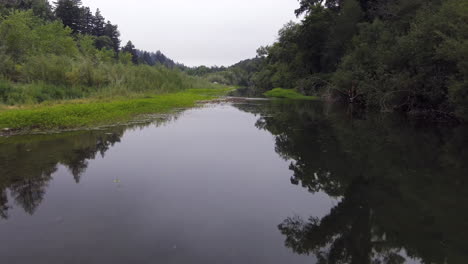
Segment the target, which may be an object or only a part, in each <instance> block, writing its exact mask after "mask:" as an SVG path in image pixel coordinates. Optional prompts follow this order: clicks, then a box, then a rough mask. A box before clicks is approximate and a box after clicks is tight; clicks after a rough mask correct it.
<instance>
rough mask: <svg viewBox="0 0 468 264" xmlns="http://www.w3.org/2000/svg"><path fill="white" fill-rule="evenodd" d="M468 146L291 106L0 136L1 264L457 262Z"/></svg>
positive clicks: (462, 242)
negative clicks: (52, 133) (86, 129)
mask: <svg viewBox="0 0 468 264" xmlns="http://www.w3.org/2000/svg"><path fill="white" fill-rule="evenodd" d="M467 147H468V129H467V128H466V127H452V128H448V127H444V126H440V125H438V126H436V125H431V126H427V125H421V124H418V123H415V122H408V121H404V120H401V119H399V118H396V117H392V116H381V115H375V116H370V115H357V114H355V113H352V112H351V111H349V110H347V109H332V108H330V107H328V106H323V105H321V104H318V103H313V102H312V103H311V102H296V103H292V102H287V101H252V102H249V103H238V104H212V105H206V106H205V107H201V108H196V109H191V110H187V111H185V112H183V113H180V114H178V115H177V116H174V117H171V118H166V119H161V120H159V121H155V122H153V123H150V124H140V125H133V126H125V127H113V128H109V129H105V130H98V131H79V132H70V133H63V134H56V135H34V136H15V137H10V138H0V262H1V263H8V264H16V263H18V264H23V263H24V264H29V263H34V264H42V263H44V264H55V263H91V264H94V263H96V264H102V263H117V264H119V263H243V264H245V263H320V264H322V263H356V264H361V263H362V264H371V263H372V264H384V263H388V264H398V263H436V264H445V263H450V264H451V263H455V264H457V263H468V242H467V241H468V181H467V177H468V163H467V162H468V149H467Z"/></svg>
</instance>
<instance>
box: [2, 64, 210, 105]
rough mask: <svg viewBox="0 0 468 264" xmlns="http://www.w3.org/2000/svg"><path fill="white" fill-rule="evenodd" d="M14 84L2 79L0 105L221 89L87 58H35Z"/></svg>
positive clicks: (174, 74) (166, 72) (176, 74)
mask: <svg viewBox="0 0 468 264" xmlns="http://www.w3.org/2000/svg"><path fill="white" fill-rule="evenodd" d="M16 76H17V78H16V80H15V81H10V80H6V79H5V78H1V77H0V104H6V105H20V104H35V103H42V102H44V101H51V100H67V99H78V98H88V97H100V98H104V97H105V98H109V97H117V96H135V95H141V94H162V93H171V92H177V91H182V90H186V89H193V88H195V89H200V88H215V87H218V86H219V85H218V86H217V85H215V84H212V83H210V82H208V81H205V80H202V79H200V78H198V77H192V76H188V75H186V74H185V73H182V72H180V71H177V70H171V69H167V68H165V67H163V66H156V67H155V66H149V65H131V64H121V63H102V62H93V61H92V60H91V59H88V58H68V57H64V56H55V55H51V56H34V57H31V58H30V60H29V61H28V62H27V63H25V64H23V65H22V66H19V67H18V69H17V75H16Z"/></svg>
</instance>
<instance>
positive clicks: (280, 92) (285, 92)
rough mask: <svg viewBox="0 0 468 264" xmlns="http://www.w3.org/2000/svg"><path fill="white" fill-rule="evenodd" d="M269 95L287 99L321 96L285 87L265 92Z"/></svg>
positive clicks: (306, 98)
mask: <svg viewBox="0 0 468 264" xmlns="http://www.w3.org/2000/svg"><path fill="white" fill-rule="evenodd" d="M264 95H265V96H267V97H274V98H286V99H302V100H318V99H319V98H318V97H316V96H307V95H302V94H300V93H298V92H296V91H295V90H292V89H283V88H275V89H273V90H270V91H268V92H265V93H264Z"/></svg>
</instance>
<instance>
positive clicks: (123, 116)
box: [0, 89, 231, 130]
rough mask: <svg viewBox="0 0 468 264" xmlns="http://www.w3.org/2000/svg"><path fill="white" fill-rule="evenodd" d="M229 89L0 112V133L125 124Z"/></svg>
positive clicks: (72, 103) (93, 101) (26, 107)
mask: <svg viewBox="0 0 468 264" xmlns="http://www.w3.org/2000/svg"><path fill="white" fill-rule="evenodd" d="M230 90H231V89H190V90H187V91H184V92H178V93H169V94H161V95H150V96H145V97H135V98H130V99H129V98H124V97H116V98H113V99H108V98H107V99H99V98H92V99H84V100H68V101H62V102H57V103H45V104H39V105H31V106H24V107H22V108H16V109H7V110H3V111H0V129H5V128H8V129H9V130H48V129H69V128H81V127H89V126H95V125H103V124H104V125H105V124H112V123H115V122H120V121H128V120H129V119H131V118H132V117H135V116H137V115H141V114H148V113H166V112H169V111H171V110H174V109H175V108H185V107H192V106H194V105H195V104H196V103H197V102H198V101H201V100H209V99H213V98H215V97H216V96H220V95H223V94H225V93H227V92H228V91H230Z"/></svg>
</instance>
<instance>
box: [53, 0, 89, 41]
mask: <svg viewBox="0 0 468 264" xmlns="http://www.w3.org/2000/svg"><path fill="white" fill-rule="evenodd" d="M81 5H82V3H81V0H58V1H57V2H55V6H56V7H55V16H56V17H57V18H58V19H60V20H62V22H63V24H64V25H65V26H67V27H69V28H71V29H72V30H73V33H80V30H81V26H82V19H81V16H82V9H81Z"/></svg>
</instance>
